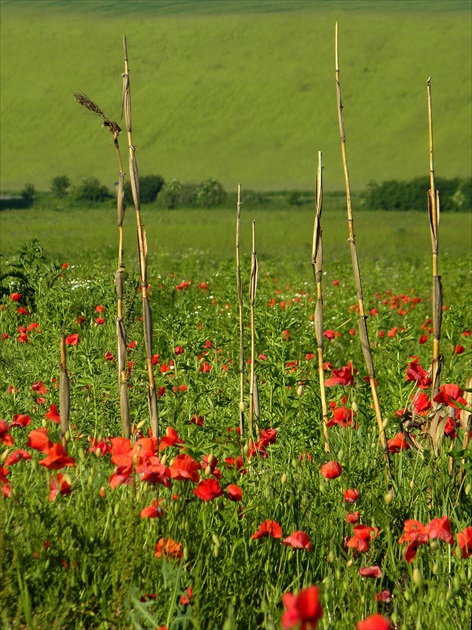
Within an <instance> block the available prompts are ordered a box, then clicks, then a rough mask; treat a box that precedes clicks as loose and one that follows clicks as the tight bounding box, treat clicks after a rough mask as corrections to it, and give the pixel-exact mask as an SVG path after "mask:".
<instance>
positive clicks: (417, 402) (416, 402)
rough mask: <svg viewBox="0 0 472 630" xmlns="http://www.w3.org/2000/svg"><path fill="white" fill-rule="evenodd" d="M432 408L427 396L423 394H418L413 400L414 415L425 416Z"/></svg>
mask: <svg viewBox="0 0 472 630" xmlns="http://www.w3.org/2000/svg"><path fill="white" fill-rule="evenodd" d="M432 406H433V405H432V404H431V401H430V399H429V398H428V394H425V392H420V393H419V394H418V395H417V396H415V397H414V399H413V407H414V408H415V411H416V413H417V414H419V415H420V416H424V415H426V414H427V413H428V411H429V410H430V409H431V407H432Z"/></svg>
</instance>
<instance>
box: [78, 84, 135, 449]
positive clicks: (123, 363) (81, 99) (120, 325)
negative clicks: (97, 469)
mask: <svg viewBox="0 0 472 630" xmlns="http://www.w3.org/2000/svg"><path fill="white" fill-rule="evenodd" d="M74 97H75V100H76V101H77V102H78V103H79V104H80V105H82V106H83V107H85V108H86V109H88V110H90V111H92V112H94V113H95V114H97V115H98V116H100V117H101V118H103V120H104V122H103V126H104V127H107V128H108V129H109V131H110V132H111V134H112V136H113V144H114V146H115V150H116V155H117V159H118V190H117V194H116V207H117V214H118V217H117V218H118V269H117V271H116V273H115V289H116V296H117V316H116V337H117V348H118V387H119V392H120V394H119V400H120V416H121V426H122V433H123V437H125V438H129V437H130V434H131V421H130V410H129V396H128V370H127V365H128V350H127V345H126V334H125V326H124V322H123V274H124V270H125V265H124V262H123V220H124V216H125V202H124V179H125V174H124V172H123V163H122V160H121V153H120V146H119V142H118V136H119V135H120V133H121V128H120V126H119V125H118V123H116V122H113V121H111V120H109V118H107V116H106V115H105V114H104V113H103V111H102V110H101V109H100V107H99V106H98V105H97V104H96V103H94V102H93V101H92V100H91V99H89V97H88V96H87V95H86V94H82V93H80V92H77V93H75V94H74Z"/></svg>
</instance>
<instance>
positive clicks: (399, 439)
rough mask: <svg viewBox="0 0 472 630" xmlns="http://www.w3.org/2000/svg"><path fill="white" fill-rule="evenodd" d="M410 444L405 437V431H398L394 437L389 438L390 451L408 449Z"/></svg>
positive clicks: (395, 451)
mask: <svg viewBox="0 0 472 630" xmlns="http://www.w3.org/2000/svg"><path fill="white" fill-rule="evenodd" d="M409 448H410V445H409V444H408V442H407V441H406V439H405V434H404V433H397V434H396V436H395V437H394V438H391V439H390V440H388V450H389V451H390V453H398V452H399V451H407V450H408V449H409Z"/></svg>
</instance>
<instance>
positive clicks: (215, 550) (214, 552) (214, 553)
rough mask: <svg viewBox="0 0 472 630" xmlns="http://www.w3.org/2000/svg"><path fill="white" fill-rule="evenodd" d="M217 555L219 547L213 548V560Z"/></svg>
mask: <svg viewBox="0 0 472 630" xmlns="http://www.w3.org/2000/svg"><path fill="white" fill-rule="evenodd" d="M218 554H219V547H213V555H214V556H215V558H218Z"/></svg>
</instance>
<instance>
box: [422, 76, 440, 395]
mask: <svg viewBox="0 0 472 630" xmlns="http://www.w3.org/2000/svg"><path fill="white" fill-rule="evenodd" d="M426 86H427V92H428V130H429V180H430V189H429V191H428V211H429V224H430V228H431V246H432V255H433V264H432V267H433V273H432V275H433V360H432V379H433V383H432V387H431V393H432V398H434V397H435V396H436V395H437V394H438V393H439V386H440V382H441V367H442V357H441V355H440V351H439V350H440V341H441V323H442V301H443V298H442V284H441V276H440V275H439V274H438V258H439V192H438V191H437V190H436V188H435V185H434V151H433V108H432V98H431V77H429V79H428V81H427V82H426Z"/></svg>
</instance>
